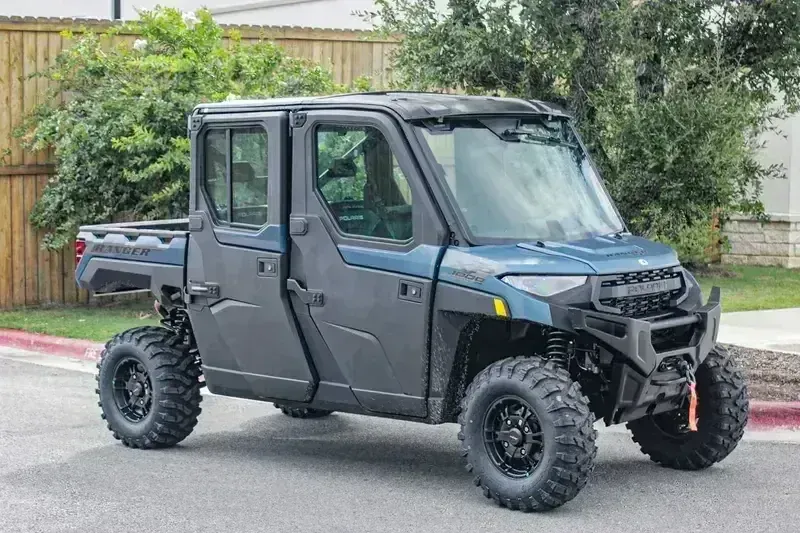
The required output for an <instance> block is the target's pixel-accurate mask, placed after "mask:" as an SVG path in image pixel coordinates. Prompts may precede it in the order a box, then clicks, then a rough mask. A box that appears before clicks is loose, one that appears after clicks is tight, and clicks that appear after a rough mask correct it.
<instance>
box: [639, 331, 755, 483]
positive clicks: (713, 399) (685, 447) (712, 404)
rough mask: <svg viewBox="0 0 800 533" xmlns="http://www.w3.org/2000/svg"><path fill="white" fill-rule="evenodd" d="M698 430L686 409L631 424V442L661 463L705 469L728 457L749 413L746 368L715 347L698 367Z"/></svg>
mask: <svg viewBox="0 0 800 533" xmlns="http://www.w3.org/2000/svg"><path fill="white" fill-rule="evenodd" d="M697 398H698V412H697V418H698V422H697V431H689V429H688V422H689V418H688V410H687V408H683V409H680V410H677V411H670V412H667V413H661V414H657V415H650V416H646V417H644V418H640V419H638V420H633V421H631V422H628V429H630V431H631V434H632V435H633V440H634V441H635V442H637V443H639V447H640V448H641V450H642V452H643V453H645V454H647V455H648V456H650V459H651V460H652V461H654V462H656V463H658V464H660V465H663V466H666V467H669V468H674V469H676V470H702V469H704V468H708V467H709V466H711V465H713V464H714V463H718V462H720V461H722V460H723V459H725V458H726V457H727V456H728V455H730V453H731V452H732V451H733V450H734V449H735V448H736V446H737V444H739V441H740V440H741V439H742V435H744V428H745V426H746V425H747V417H748V411H749V400H748V397H747V385H746V384H745V379H744V375H743V373H742V369H741V368H740V367H739V365H738V364H737V363H736V361H735V360H734V359H733V357H732V356H731V355H730V354H729V353H728V351H727V350H725V349H724V348H722V347H720V346H717V347H716V348H714V349H713V350H712V351H711V352H710V353H709V354H708V357H706V359H705V361H703V363H702V364H701V365H700V366H699V367H698V369H697Z"/></svg>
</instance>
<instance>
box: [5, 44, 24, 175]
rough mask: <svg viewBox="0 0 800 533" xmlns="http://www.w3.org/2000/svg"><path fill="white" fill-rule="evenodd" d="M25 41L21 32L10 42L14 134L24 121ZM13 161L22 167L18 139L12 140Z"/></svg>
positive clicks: (10, 102) (20, 146)
mask: <svg viewBox="0 0 800 533" xmlns="http://www.w3.org/2000/svg"><path fill="white" fill-rule="evenodd" d="M22 43H23V40H22V32H21V31H12V32H11V33H10V42H9V61H8V63H9V75H8V80H9V83H10V84H11V90H10V94H11V97H10V98H9V105H8V109H9V112H10V114H11V120H10V122H11V131H12V132H13V130H14V128H16V127H17V126H18V125H19V123H20V122H21V121H22V113H23V109H24V107H23V106H24V103H23V98H24V94H23V89H22V62H23V57H24V56H23V44H22ZM10 147H11V161H10V163H11V164H12V165H21V164H22V162H23V155H22V145H20V143H19V141H18V140H16V139H11V143H10Z"/></svg>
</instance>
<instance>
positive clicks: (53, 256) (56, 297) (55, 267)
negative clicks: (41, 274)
mask: <svg viewBox="0 0 800 533" xmlns="http://www.w3.org/2000/svg"><path fill="white" fill-rule="evenodd" d="M62 255H63V252H61V251H55V252H51V253H50V273H49V274H50V292H51V294H52V295H53V302H57V303H64V275H63V274H62V268H61V256H62Z"/></svg>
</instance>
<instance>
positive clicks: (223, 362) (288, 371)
mask: <svg viewBox="0 0 800 533" xmlns="http://www.w3.org/2000/svg"><path fill="white" fill-rule="evenodd" d="M287 139H288V115H287V113H285V112H275V113H260V114H247V115H243V114H237V115H231V116H219V117H217V116H211V117H209V116H206V117H204V120H203V125H202V127H201V128H200V129H199V131H197V132H193V133H192V143H193V144H192V146H193V149H194V151H193V154H194V158H193V164H192V181H191V183H192V191H191V205H190V210H191V214H190V217H189V220H190V223H189V225H190V230H191V233H190V239H189V247H188V252H187V253H188V257H187V271H186V275H187V279H186V285H187V292H188V297H189V298H190V300H191V301H190V305H189V316H190V319H191V321H192V326H193V329H194V333H195V337H196V339H197V343H198V347H199V348H200V355H201V358H202V360H203V371H204V373H205V375H206V381H207V382H208V387H209V389H210V390H211V391H212V392H215V393H220V394H228V395H233V396H244V397H252V398H258V399H285V400H294V401H309V400H310V399H311V398H312V397H313V393H314V387H315V386H316V382H317V380H316V377H315V374H314V371H313V368H312V366H311V365H310V364H309V361H310V360H309V359H308V358H307V354H306V351H305V349H304V345H303V342H302V340H301V338H300V333H299V330H298V328H297V325H296V320H295V318H294V315H293V313H292V311H291V309H290V305H289V300H288V297H287V293H286V280H287V273H288V265H289V263H288V254H287V250H288V246H287V240H286V239H287V237H286V231H285V220H286V218H287V217H288V213H287V203H288V201H287V199H286V198H287V180H288V176H287V168H288V167H287V155H286V150H287V148H288V146H287V145H286V143H287Z"/></svg>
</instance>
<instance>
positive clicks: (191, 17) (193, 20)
mask: <svg viewBox="0 0 800 533" xmlns="http://www.w3.org/2000/svg"><path fill="white" fill-rule="evenodd" d="M198 22H199V19H198V18H197V15H195V14H194V13H192V12H191V11H187V12H186V13H184V14H183V23H184V24H186V27H188V28H193V27H194V25H195V24H197V23H198Z"/></svg>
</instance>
